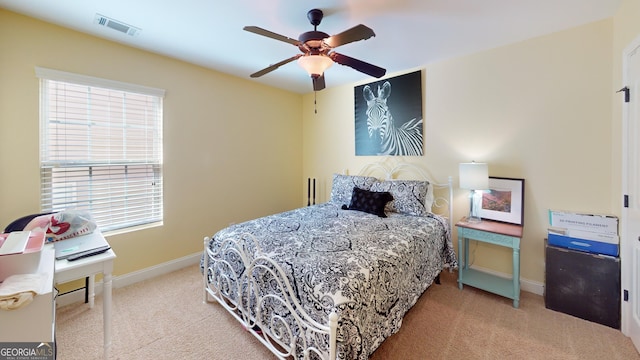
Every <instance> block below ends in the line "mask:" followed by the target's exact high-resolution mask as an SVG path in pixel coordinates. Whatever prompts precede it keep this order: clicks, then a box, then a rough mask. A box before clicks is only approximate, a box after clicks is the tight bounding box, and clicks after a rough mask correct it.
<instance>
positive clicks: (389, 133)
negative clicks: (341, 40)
mask: <svg viewBox="0 0 640 360" xmlns="http://www.w3.org/2000/svg"><path fill="white" fill-rule="evenodd" d="M410 75H412V74H410ZM414 78H416V76H414ZM417 81H418V85H417V86H418V89H417V91H416V89H415V87H408V88H407V87H406V86H405V87H404V88H402V87H401V88H400V89H401V91H400V92H398V94H397V95H396V96H397V97H399V98H398V99H396V102H395V103H393V104H394V107H393V110H394V113H396V112H397V114H400V116H401V118H400V119H398V118H395V117H394V116H393V115H392V113H391V109H390V106H389V104H387V100H389V97H390V95H391V82H390V81H385V82H384V83H382V85H380V83H378V84H377V88H376V87H375V86H376V84H369V85H365V86H364V87H363V88H362V90H361V93H360V96H361V98H360V99H364V100H365V101H366V109H365V106H364V105H365V102H364V101H361V100H360V99H358V100H359V101H361V104H360V105H359V108H360V111H361V112H363V115H366V130H365V126H364V125H365V124H364V120H365V117H364V116H361V119H360V125H359V126H358V124H356V131H358V128H359V129H360V131H362V132H363V133H362V134H360V135H358V134H356V142H358V141H361V142H366V144H367V146H368V147H367V148H366V149H365V151H366V152H365V151H363V150H362V146H363V145H360V147H361V148H360V149H358V144H356V155H399V156H421V155H422V152H423V150H422V145H423V144H422V136H423V135H422V124H423V121H422V112H421V111H422V101H421V98H422V94H421V91H419V86H420V73H419V72H417ZM394 84H395V83H394ZM399 84H400V85H399V86H402V85H406V84H405V83H399ZM402 90H403V91H402ZM416 92H417V94H416ZM414 95H417V96H414ZM403 107H404V108H403ZM407 108H408V110H407ZM402 118H404V119H410V120H402ZM401 120H402V121H401ZM356 122H358V119H356ZM364 131H366V135H365V134H364ZM367 135H368V136H367ZM365 136H366V138H365ZM359 150H360V151H359ZM358 151H359V152H360V153H358Z"/></svg>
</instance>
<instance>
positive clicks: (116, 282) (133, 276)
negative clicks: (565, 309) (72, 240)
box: [56, 252, 202, 307]
mask: <svg viewBox="0 0 640 360" xmlns="http://www.w3.org/2000/svg"><path fill="white" fill-rule="evenodd" d="M201 256H202V252H198V253H195V254H191V255H187V256H184V257H181V258H178V259H174V260H171V261H167V262H165V263H162V264H158V265H154V266H151V267H148V268H146V269H142V270H138V271H134V272H131V273H128V274H124V275H120V276H114V277H113V288H114V289H117V288H121V287H125V286H128V285H132V284H135V283H137V282H140V281H143V280H147V279H151V278H154V277H156V276H160V275H164V274H168V273H170V272H172V271H176V270H180V269H182V268H184V267H187V266H191V265H194V264H198V263H199V262H200V258H201ZM95 293H96V295H99V294H102V281H99V282H96V283H95ZM76 302H84V291H83V290H79V291H74V292H71V293H68V294H64V295H59V296H58V297H57V298H56V307H60V306H65V305H69V304H73V303H76Z"/></svg>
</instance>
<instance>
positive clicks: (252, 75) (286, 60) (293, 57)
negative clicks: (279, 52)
mask: <svg viewBox="0 0 640 360" xmlns="http://www.w3.org/2000/svg"><path fill="white" fill-rule="evenodd" d="M301 56H303V55H302V54H298V55H295V56H292V57H290V58H288V59H285V60H282V61H280V62H279V63H275V64H273V65H269V66H267V67H266V68H264V69H262V70H260V71H258V72H255V73H253V74H251V75H250V76H251V77H252V78H257V77H260V76H262V75H264V74H267V73H270V72H272V71H273V70H275V69H277V68H279V67H280V66H282V65H284V64H288V63H290V62H292V61H293V60H296V59H297V58H299V57H301Z"/></svg>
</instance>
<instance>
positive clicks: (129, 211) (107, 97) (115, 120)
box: [36, 68, 164, 231]
mask: <svg viewBox="0 0 640 360" xmlns="http://www.w3.org/2000/svg"><path fill="white" fill-rule="evenodd" d="M36 75H37V76H38V77H39V78H40V176H41V207H42V211H43V212H49V211H51V212H57V211H62V210H73V209H77V210H87V211H89V212H91V214H92V216H93V218H94V220H95V221H96V222H97V224H98V227H99V228H100V229H101V230H102V231H109V230H115V229H123V228H127V227H131V226H138V225H144V224H149V223H155V222H159V221H162V216H163V204H162V201H163V196H162V188H163V184H162V98H163V96H164V91H163V90H158V89H152V88H147V87H142V86H137V85H132V84H127V83H120V82H115V81H110V80H104V79H98V78H92V77H85V76H80V75H75V74H69V73H64V72H60V71H55V70H49V69H43V68H36Z"/></svg>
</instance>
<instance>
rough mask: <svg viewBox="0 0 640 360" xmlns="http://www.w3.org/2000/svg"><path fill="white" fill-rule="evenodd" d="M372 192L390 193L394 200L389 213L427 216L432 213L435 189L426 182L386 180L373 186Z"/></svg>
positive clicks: (389, 206) (388, 208)
mask: <svg viewBox="0 0 640 360" xmlns="http://www.w3.org/2000/svg"><path fill="white" fill-rule="evenodd" d="M371 191H388V192H390V193H391V195H392V196H393V200H392V201H390V202H389V203H388V204H387V211H390V212H397V213H400V214H407V215H417V216H425V215H427V214H428V213H430V212H431V205H433V189H432V186H431V184H430V183H429V182H428V181H426V180H385V181H378V182H376V183H374V184H373V186H372V187H371Z"/></svg>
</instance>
